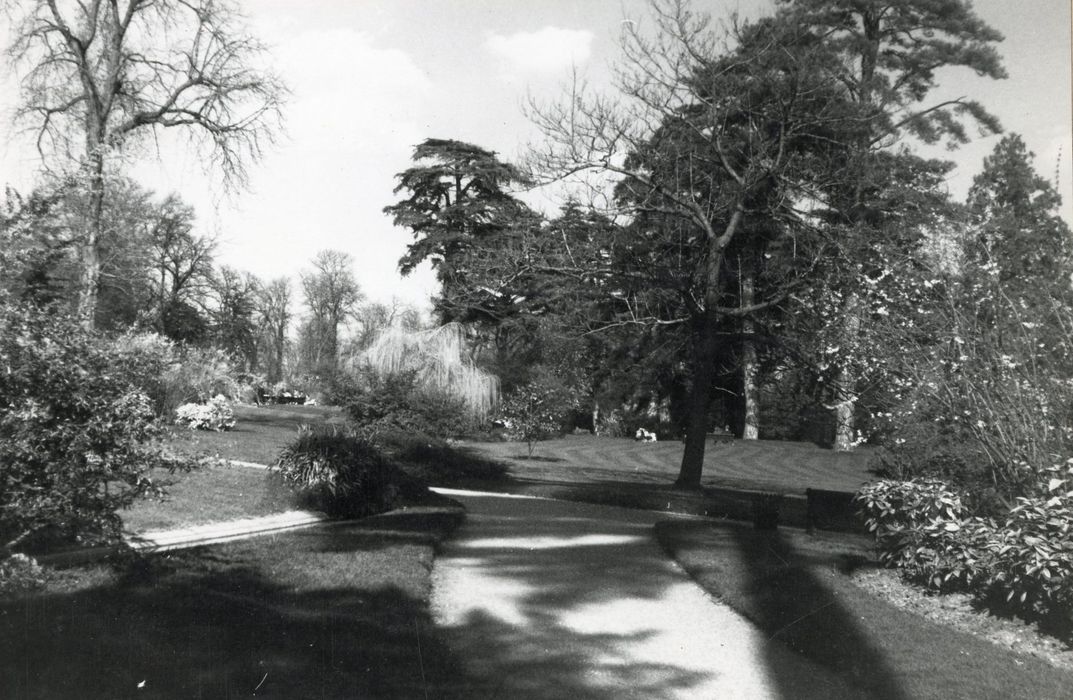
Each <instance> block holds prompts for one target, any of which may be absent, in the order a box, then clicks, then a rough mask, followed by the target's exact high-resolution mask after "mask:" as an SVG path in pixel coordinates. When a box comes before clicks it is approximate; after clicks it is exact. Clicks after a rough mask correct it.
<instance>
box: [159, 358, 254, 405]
mask: <svg viewBox="0 0 1073 700" xmlns="http://www.w3.org/2000/svg"><path fill="white" fill-rule="evenodd" d="M238 376H239V373H238V371H237V370H236V369H235V368H234V366H233V364H232V361H231V358H230V357H229V356H228V355H227V353H226V352H224V351H223V350H219V349H217V348H199V347H193V346H190V347H183V348H181V349H179V350H178V351H177V354H176V359H175V361H173V362H172V364H171V365H170V366H169V367H168V370H167V372H165V374H164V377H163V380H164V386H165V410H168V409H171V410H173V409H175V408H177V407H179V406H180V405H182V404H184V403H195V402H196V403H201V402H205V401H208V400H209V399H210V398H211V397H213V396H224V397H226V398H229V399H235V398H238V396H239V395H240V393H241V385H240V383H239V381H238Z"/></svg>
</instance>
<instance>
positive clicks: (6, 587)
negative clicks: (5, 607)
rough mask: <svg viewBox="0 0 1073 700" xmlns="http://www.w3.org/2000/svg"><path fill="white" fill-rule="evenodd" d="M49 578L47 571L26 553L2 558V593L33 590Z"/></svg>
mask: <svg viewBox="0 0 1073 700" xmlns="http://www.w3.org/2000/svg"><path fill="white" fill-rule="evenodd" d="M47 580H48V574H47V572H46V571H45V570H44V569H43V568H42V567H41V565H40V564H38V563H37V562H36V561H34V560H33V559H31V558H30V557H28V556H26V555H25V554H13V555H12V556H10V557H8V558H6V559H0V595H4V594H12V593H20V592H23V591H32V590H35V589H38V588H41V587H42V586H44V585H45V582H46V581H47Z"/></svg>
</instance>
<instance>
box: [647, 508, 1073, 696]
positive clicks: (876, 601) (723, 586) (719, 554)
mask: <svg viewBox="0 0 1073 700" xmlns="http://www.w3.org/2000/svg"><path fill="white" fill-rule="evenodd" d="M656 534H657V537H658V538H659V541H660V543H661V544H662V545H663V547H664V548H665V549H666V550H667V552H668V553H669V554H670V555H671V556H673V557H674V558H675V559H676V560H677V561H678V562H679V563H680V564H681V565H682V566H683V568H685V569H686V571H688V572H689V573H690V574H691V575H692V576H693V577H694V578H695V579H696V580H697V582H698V583H700V585H701V586H703V587H704V588H705V589H706V590H707V591H708V592H709V593H711V594H712V595H713V596H714V597H715V598H717V599H718V600H721V601H723V602H724V603H726V604H728V605H730V606H731V607H733V608H734V609H735V610H737V611H738V612H740V613H742V614H743V615H745V616H746V617H747V618H748V619H750V620H751V621H752V622H754V623H755V624H757V625H758V626H759V627H760V628H761V629H763V630H764V631H765V632H767V633H768V634H769V635H770V636H771V637H772V638H775V639H778V640H780V641H781V642H783V643H784V644H786V645H787V646H789V647H790V648H791V649H793V650H794V651H796V652H798V653H800V654H802V655H804V656H806V657H808V658H809V659H811V660H813V661H815V662H817V663H819V664H821V665H823V666H824V667H826V668H828V669H830V670H831V671H833V672H835V673H837V674H839V675H840V676H842V677H843V678H844V679H845V680H846V681H847V682H849V683H851V684H853V685H854V686H856V687H858V688H859V689H860V690H861V693H862V695H865V696H868V697H879V698H891V699H897V700H902V699H904V700H909V699H910V698H973V699H975V698H1069V697H1070V696H1071V695H1070V694H1071V692H1073V691H1071V689H1073V673H1070V672H1068V671H1064V670H1061V669H1058V668H1056V667H1054V666H1052V665H1050V664H1048V663H1046V662H1044V661H1042V660H1040V659H1037V658H1034V657H1032V656H1026V655H1019V654H1014V653H1012V652H1010V651H1009V650H1007V649H1003V648H1001V647H999V646H997V645H995V644H992V643H990V642H989V641H986V640H984V639H981V638H979V637H976V636H973V635H970V634H966V633H964V632H960V631H957V630H955V629H953V628H950V627H947V626H944V625H939V624H935V623H933V622H929V621H928V620H926V619H924V618H922V617H919V616H917V615H914V614H912V613H909V612H906V611H904V610H901V609H899V608H898V607H895V606H894V605H892V604H890V603H888V602H887V601H885V600H882V599H880V598H878V597H876V596H875V595H873V594H872V593H870V592H868V591H866V590H864V589H863V588H861V587H859V586H857V585H856V584H854V583H853V582H852V581H851V580H850V578H849V576H848V575H847V573H846V572H847V571H849V570H851V569H852V568H853V567H859V566H871V565H872V564H871V562H870V561H869V557H870V550H869V547H868V543H867V540H864V539H860V540H854V539H851V538H849V537H847V536H845V535H825V536H810V535H807V534H805V533H804V532H801V531H793V530H788V529H780V530H777V531H758V530H756V529H754V528H752V527H750V526H747V525H742V524H736V523H698V522H682V521H675V522H664V523H660V524H659V525H657V528H656ZM792 690H793V689H792V688H787V689H786V694H785V697H793V693H792Z"/></svg>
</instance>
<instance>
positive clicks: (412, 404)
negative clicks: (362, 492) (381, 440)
mask: <svg viewBox="0 0 1073 700" xmlns="http://www.w3.org/2000/svg"><path fill="white" fill-rule="evenodd" d="M333 398H334V399H335V401H336V402H338V403H339V404H340V405H342V406H343V409H344V411H345V413H346V416H347V418H348V419H349V420H350V421H351V423H352V424H353V425H354V427H355V428H356V429H357V430H359V431H360V432H361V433H362V434H363V435H367V436H369V437H370V438H373V437H375V436H376V435H377V434H379V433H381V432H385V431H402V432H408V433H411V434H415V435H428V436H432V437H438V438H445V437H457V436H459V435H464V434H466V433H467V432H469V431H470V430H471V429H472V428H473V426H474V422H473V419H472V418H471V414H470V413H469V411H468V409H467V406H466V404H465V402H464V401H463V400H462V399H460V398H455V397H453V396H451V395H450V394H448V393H447V392H445V391H442V390H436V389H432V388H427V387H424V386H421V385H420V384H419V383H418V381H417V373H416V372H414V371H403V372H394V373H388V374H385V373H381V372H377V371H375V370H372V369H368V368H367V369H366V370H365V371H362V372H361V373H360V375H358V376H356V377H354V378H353V379H351V381H350V382H348V383H346V384H340V385H339V386H338V388H337V391H336V395H335V396H334V397H333Z"/></svg>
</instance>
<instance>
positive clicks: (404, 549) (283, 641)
mask: <svg viewBox="0 0 1073 700" xmlns="http://www.w3.org/2000/svg"><path fill="white" fill-rule="evenodd" d="M404 515H405V516H406V517H405V518H399V519H395V520H392V519H390V518H386V517H385V518H382V519H381V520H380V521H378V522H374V523H372V524H367V525H336V526H331V527H325V528H316V529H311V530H304V531H300V532H296V533H291V534H288V535H284V536H280V537H276V538H269V537H265V538H257V539H253V540H247V541H243V542H236V543H231V544H227V545H220V546H216V547H211V548H206V549H203V550H197V551H190V552H183V553H180V554H177V555H175V556H171V557H155V558H150V559H146V560H143V565H142V566H140V567H134V568H132V569H130V570H129V571H128V573H127V575H126V576H123V577H119V578H113V580H111V581H110V582H109V583H108V584H107V585H103V586H99V587H97V588H94V589H91V590H88V591H84V592H80V593H74V594H69V595H41V596H35V597H31V598H26V599H23V600H20V601H16V602H9V603H6V604H4V605H2V606H0V696H2V697H4V698H124V697H135V696H136V697H139V698H172V697H191V698H197V697H205V698H223V697H249V696H257V697H278V698H299V697H317V698H322V697H323V698H358V697H376V698H422V697H458V695H457V694H456V693H455V692H454V691H453V690H452V688H454V687H455V686H456V685H457V684H458V678H459V667H460V666H459V663H458V660H457V659H455V658H454V657H453V656H452V655H451V653H450V652H449V651H448V650H447V648H446V647H445V646H444V645H443V643H442V642H441V641H440V638H439V635H438V634H437V632H436V630H435V629H434V627H433V626H432V623H431V620H430V617H429V612H428V608H427V595H428V570H429V567H430V566H431V548H430V547H429V545H430V543H431V540H430V536H429V534H428V532H429V529H430V528H431V529H432V530H435V529H437V528H446V527H449V526H450V522H449V519H450V518H457V515H444V514H442V513H439V514H437V513H433V512H431V511H428V512H415V513H408V514H404ZM445 518H447V520H445Z"/></svg>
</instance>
